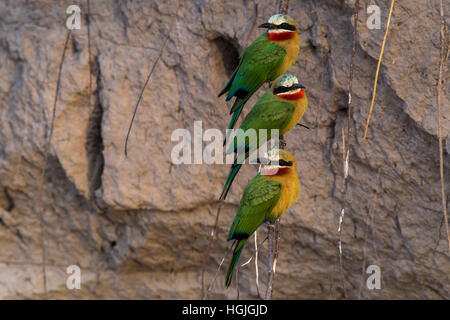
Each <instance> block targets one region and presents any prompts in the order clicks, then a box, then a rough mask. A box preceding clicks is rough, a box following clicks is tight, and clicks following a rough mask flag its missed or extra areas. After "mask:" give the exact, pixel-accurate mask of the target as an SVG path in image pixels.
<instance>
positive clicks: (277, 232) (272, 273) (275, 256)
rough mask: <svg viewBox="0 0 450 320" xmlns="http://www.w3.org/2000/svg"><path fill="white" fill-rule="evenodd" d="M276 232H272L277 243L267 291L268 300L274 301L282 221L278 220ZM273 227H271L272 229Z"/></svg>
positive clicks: (273, 251)
mask: <svg viewBox="0 0 450 320" xmlns="http://www.w3.org/2000/svg"><path fill="white" fill-rule="evenodd" d="M274 226H275V227H274V230H273V231H272V232H271V235H272V236H273V238H274V240H275V243H274V247H273V248H272V253H271V254H272V259H271V263H270V270H269V282H268V285H267V290H266V300H271V299H272V292H273V280H274V278H275V272H276V268H277V261H278V252H279V243H280V221H279V220H277V222H276V223H275V225H274ZM272 227H273V225H271V228H272Z"/></svg>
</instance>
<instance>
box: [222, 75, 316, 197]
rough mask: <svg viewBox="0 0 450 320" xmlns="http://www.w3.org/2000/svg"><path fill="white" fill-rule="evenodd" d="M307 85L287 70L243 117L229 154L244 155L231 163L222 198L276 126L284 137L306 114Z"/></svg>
mask: <svg viewBox="0 0 450 320" xmlns="http://www.w3.org/2000/svg"><path fill="white" fill-rule="evenodd" d="M304 89H305V87H304V86H303V85H301V84H300V83H299V82H298V79H297V78H296V77H295V76H293V75H291V74H289V73H286V74H284V75H282V76H281V77H279V78H278V79H276V81H274V83H273V85H272V88H270V89H269V90H267V91H266V92H265V93H264V94H263V95H262V96H261V98H260V99H259V100H258V101H257V102H256V104H255V105H254V106H253V108H252V109H251V110H250V112H249V113H248V114H247V116H246V117H245V119H244V120H243V121H242V123H241V125H240V127H239V129H241V130H237V131H236V135H235V137H234V138H233V140H232V143H231V144H230V146H229V147H228V150H227V154H230V153H236V154H238V153H241V156H239V155H238V156H237V157H236V160H235V161H234V163H233V165H232V166H231V169H230V173H229V174H228V177H227V180H226V182H225V184H224V187H223V189H222V193H221V195H220V200H223V199H225V197H226V196H227V194H228V191H229V190H230V188H231V184H232V183H233V180H234V178H235V177H236V175H237V173H238V172H239V170H240V169H241V167H242V163H243V160H245V159H247V158H248V157H249V155H250V154H252V153H253V152H254V151H256V150H257V149H258V148H259V147H260V146H261V145H263V144H264V143H266V142H267V141H269V140H270V139H271V138H272V130H273V129H278V130H279V136H280V137H282V136H283V135H284V134H285V133H286V132H288V131H289V130H291V129H292V128H293V127H294V126H295V125H296V124H297V122H298V121H299V120H300V119H301V118H302V116H303V114H304V113H305V110H306V108H307V107H308V99H307V97H306V93H305V91H304ZM261 129H265V130H266V133H267V134H266V135H262V134H260V133H261V131H260V130H261ZM249 130H255V132H256V139H255V138H253V139H251V135H250V134H248V131H249ZM243 153H245V154H243Z"/></svg>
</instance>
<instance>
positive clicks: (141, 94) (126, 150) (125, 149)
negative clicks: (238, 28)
mask: <svg viewBox="0 0 450 320" xmlns="http://www.w3.org/2000/svg"><path fill="white" fill-rule="evenodd" d="M179 9H180V6H178V8H177V10H176V12H175V19H176V18H177V17H178V10H179ZM169 37H170V32H168V33H167V37H166V39H165V40H164V43H163V45H162V46H161V49H160V50H159V53H158V56H157V57H156V60H155V62H154V63H153V65H152V67H151V69H150V72H149V73H148V76H147V79H146V80H145V83H144V86H143V87H142V90H141V93H140V94H139V98H138V100H137V102H136V106H135V107H134V111H133V117H132V118H131V122H130V126H129V127H128V132H127V137H126V138H125V146H124V153H125V157H127V156H128V138H129V137H130V132H131V128H132V127H133V122H134V118H135V117H136V112H137V110H138V107H139V104H140V102H141V100H142V96H143V94H144V90H145V88H146V87H147V84H148V82H149V80H150V78H151V76H152V74H153V72H154V71H155V68H156V65H157V64H158V62H159V59H160V58H161V56H162V53H163V51H164V48H165V47H166V44H167V42H168V40H169Z"/></svg>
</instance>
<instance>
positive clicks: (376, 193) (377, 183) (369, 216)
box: [358, 168, 381, 299]
mask: <svg viewBox="0 0 450 320" xmlns="http://www.w3.org/2000/svg"><path fill="white" fill-rule="evenodd" d="M380 177H381V168H379V169H378V174H377V182H376V187H375V194H374V195H373V197H372V201H371V202H370V205H369V212H368V215H367V218H366V231H365V234H364V247H363V264H362V267H361V278H360V281H359V293H358V299H361V293H362V287H363V282H364V272H365V270H366V248H367V237H368V234H369V226H372V222H373V218H372V215H373V213H372V211H373V207H374V203H375V201H376V199H377V195H378V189H379V185H380ZM369 220H370V222H369Z"/></svg>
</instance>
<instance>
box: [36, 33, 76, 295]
mask: <svg viewBox="0 0 450 320" xmlns="http://www.w3.org/2000/svg"><path fill="white" fill-rule="evenodd" d="M70 36H71V30H69V31H67V36H66V40H65V42H64V49H63V52H62V55H61V61H60V63H59V68H58V78H57V80H56V90H55V98H54V100H53V109H52V118H51V121H50V133H49V135H48V138H47V142H46V144H45V149H44V165H43V166H42V172H41V183H42V185H41V190H40V196H39V200H38V201H39V202H40V203H41V204H42V196H43V193H44V184H45V172H46V170H47V162H48V157H49V152H50V145H51V141H52V137H53V130H54V123H55V117H56V105H57V102H58V95H59V91H60V87H61V73H62V67H63V64H64V59H65V56H66V51H67V46H68V43H69V39H70ZM38 208H39V207H38ZM41 209H42V212H41V214H40V217H39V220H40V221H39V224H40V229H41V230H40V231H41V247H42V277H43V279H42V280H43V289H44V297H45V298H46V299H47V296H48V292H47V252H46V251H47V250H46V247H45V217H44V206H43V205H42V208H41Z"/></svg>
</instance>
